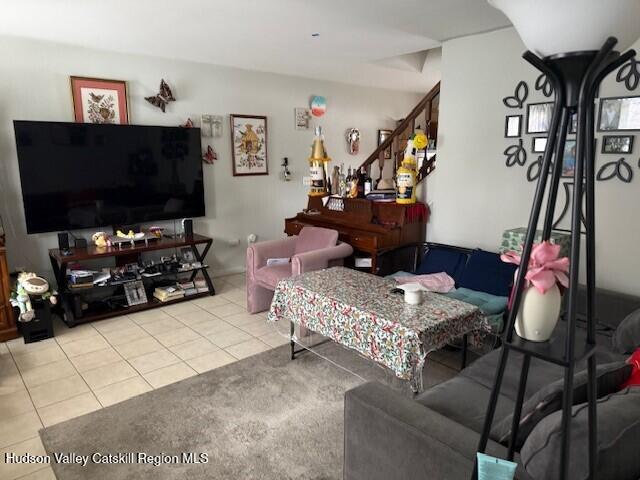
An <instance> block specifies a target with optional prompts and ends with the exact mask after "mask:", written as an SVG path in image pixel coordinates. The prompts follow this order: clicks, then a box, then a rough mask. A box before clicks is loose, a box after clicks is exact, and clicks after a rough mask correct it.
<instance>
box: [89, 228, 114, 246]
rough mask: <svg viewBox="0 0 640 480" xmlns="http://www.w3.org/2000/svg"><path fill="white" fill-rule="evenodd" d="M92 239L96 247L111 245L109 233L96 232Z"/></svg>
mask: <svg viewBox="0 0 640 480" xmlns="http://www.w3.org/2000/svg"><path fill="white" fill-rule="evenodd" d="M91 241H92V242H93V243H94V244H95V246H96V247H107V246H109V245H110V243H111V242H110V241H109V235H107V234H106V233H105V232H96V233H94V234H93V235H92V236H91Z"/></svg>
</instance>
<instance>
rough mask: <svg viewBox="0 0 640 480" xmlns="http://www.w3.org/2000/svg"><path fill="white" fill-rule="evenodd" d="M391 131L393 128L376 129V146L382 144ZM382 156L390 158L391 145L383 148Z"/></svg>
mask: <svg viewBox="0 0 640 480" xmlns="http://www.w3.org/2000/svg"><path fill="white" fill-rule="evenodd" d="M392 133H393V130H384V129H383V130H378V146H380V145H382V144H383V143H384V141H385V140H386V139H387V138H389V136H390V135H391V134H392ZM384 158H385V160H388V159H390V158H391V145H389V146H388V147H387V148H385V149H384Z"/></svg>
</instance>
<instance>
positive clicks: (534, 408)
mask: <svg viewBox="0 0 640 480" xmlns="http://www.w3.org/2000/svg"><path fill="white" fill-rule="evenodd" d="M631 370H632V368H631V365H629V364H627V363H625V362H613V363H607V364H605V365H598V367H597V369H596V378H597V388H598V395H608V394H610V393H613V392H616V391H618V390H619V389H620V386H621V385H622V384H623V383H624V382H625V381H626V380H627V378H629V376H630V375H631ZM563 391H564V378H561V379H559V380H556V381H555V382H551V383H550V384H548V385H546V386H544V387H543V388H541V389H540V390H538V391H537V392H536V393H534V394H533V395H532V396H531V397H529V399H528V400H527V401H526V402H524V404H523V405H522V415H521V416H520V426H519V427H518V438H517V439H516V443H515V446H516V450H520V448H522V445H523V444H524V442H525V440H526V439H527V437H528V436H529V434H530V433H531V431H532V430H533V429H534V428H535V426H536V425H537V424H538V423H539V422H540V421H541V420H542V419H543V418H545V417H546V416H548V415H550V414H552V413H553V412H557V411H558V410H560V409H561V408H562V397H563ZM586 401H587V371H586V370H582V371H580V372H578V373H577V374H575V375H574V377H573V404H574V405H577V404H580V403H584V402H586ZM512 418H513V415H509V416H508V417H505V418H504V419H503V420H502V421H501V422H497V423H494V427H493V429H492V437H493V438H495V439H496V440H497V441H498V442H500V443H503V444H505V445H508V442H509V438H510V436H511V421H512Z"/></svg>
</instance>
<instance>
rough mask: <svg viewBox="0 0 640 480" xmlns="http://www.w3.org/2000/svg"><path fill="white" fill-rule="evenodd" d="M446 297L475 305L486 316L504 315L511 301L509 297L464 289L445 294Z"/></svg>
mask: <svg viewBox="0 0 640 480" xmlns="http://www.w3.org/2000/svg"><path fill="white" fill-rule="evenodd" d="M445 295H446V296H447V297H450V298H455V299H456V300H460V301H463V302H467V303H470V304H472V305H475V306H476V307H478V308H479V309H480V311H481V312H482V313H483V314H485V315H495V314H497V313H504V311H505V309H506V308H507V302H508V301H509V297H500V296H498V295H492V294H490V293H486V292H478V291H476V290H471V289H470V288H464V287H461V288H458V289H457V290H455V291H453V292H449V293H445Z"/></svg>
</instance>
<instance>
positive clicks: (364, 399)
mask: <svg viewBox="0 0 640 480" xmlns="http://www.w3.org/2000/svg"><path fill="white" fill-rule="evenodd" d="M580 304H584V302H580ZM638 308H640V298H638V297H633V296H630V295H624V294H619V293H614V292H610V291H604V290H599V291H598V295H597V312H599V318H598V322H599V328H600V327H602V330H601V331H600V333H599V334H598V350H597V354H596V358H597V361H598V364H599V365H601V364H604V363H609V362H612V361H617V360H621V359H624V358H626V357H627V355H622V354H620V353H617V352H616V351H615V350H614V349H613V348H612V346H611V329H615V328H616V326H617V325H618V324H619V323H620V322H621V321H622V320H623V319H624V318H625V316H626V315H627V314H629V313H630V312H632V311H634V310H636V309H638ZM607 326H608V327H610V329H609V331H608V332H607V331H606V330H607V328H606V327H607ZM562 327H564V322H559V325H558V328H562ZM499 353H500V352H499V350H494V351H492V352H491V353H489V354H487V355H485V356H483V357H481V358H479V359H478V360H476V361H475V362H474V363H472V364H471V365H470V366H469V367H467V368H466V369H464V370H463V371H461V372H460V374H458V375H457V376H456V377H454V378H452V379H450V380H448V381H446V382H444V383H441V384H439V385H437V386H435V387H432V388H431V389H429V390H427V391H425V392H423V393H422V394H420V395H418V396H417V397H416V398H415V399H409V398H407V397H405V396H402V395H401V394H399V393H398V392H396V391H394V390H392V389H390V388H388V387H386V386H385V385H382V384H379V383H365V384H363V385H361V386H358V387H357V388H354V389H352V390H350V391H348V392H347V393H346V394H345V407H344V418H345V426H344V440H345V444H344V479H345V480H392V479H403V480H412V479H416V480H417V479H420V480H429V479H434V480H435V479H438V480H440V479H447V480H457V479H461V480H462V479H464V480H468V479H469V478H470V475H471V471H472V468H473V461H474V459H475V453H476V448H477V445H478V441H479V437H480V432H481V431H482V426H483V421H484V417H485V413H486V409H487V404H488V399H489V395H490V392H491V388H492V386H493V379H494V375H495V370H496V366H497V363H498V357H499ZM522 358H523V357H522V355H520V354H517V353H516V352H512V353H511V354H510V357H509V363H508V366H507V369H506V372H505V377H504V383H503V386H502V390H501V394H500V399H499V401H498V406H497V409H496V415H495V419H494V423H493V425H494V427H495V426H496V425H497V424H498V423H499V422H500V421H501V420H504V419H505V418H506V417H508V416H510V415H511V414H512V412H513V405H514V402H515V397H516V391H517V388H518V380H519V378H520V366H521V363H522ZM585 366H586V365H585V362H581V364H579V365H578V366H577V369H576V372H579V371H580V370H582V369H583V368H585ZM426 368H429V367H428V362H427V367H426ZM563 374H564V371H563V369H562V368H561V367H558V366H555V365H553V364H550V363H546V362H542V361H540V360H537V359H532V362H531V369H530V373H529V381H528V385H527V391H526V396H525V401H526V399H528V398H530V397H531V396H532V395H533V394H534V393H535V392H536V391H538V390H539V389H540V388H541V387H543V386H545V385H547V384H549V383H551V382H553V381H555V380H558V379H560V378H562V376H563ZM599 423H600V420H599ZM487 453H489V454H492V455H496V456H499V457H502V458H505V456H506V453H507V449H506V447H505V446H504V445H503V444H501V443H499V442H498V438H497V434H494V433H493V431H492V435H491V438H490V441H489V445H488V448H487ZM516 460H518V461H519V456H518V455H517V456H516ZM573 461H575V462H581V463H584V458H580V456H579V455H574V456H573ZM516 478H517V479H520V480H542V479H541V478H535V479H533V477H532V476H530V475H529V474H528V473H527V472H525V471H524V469H523V468H522V465H521V464H520V465H519V467H518V471H517V473H516ZM601 478H604V477H601ZM607 480H617V479H613V478H607Z"/></svg>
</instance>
